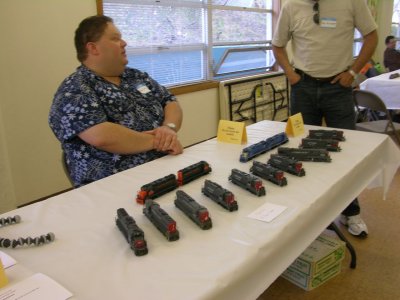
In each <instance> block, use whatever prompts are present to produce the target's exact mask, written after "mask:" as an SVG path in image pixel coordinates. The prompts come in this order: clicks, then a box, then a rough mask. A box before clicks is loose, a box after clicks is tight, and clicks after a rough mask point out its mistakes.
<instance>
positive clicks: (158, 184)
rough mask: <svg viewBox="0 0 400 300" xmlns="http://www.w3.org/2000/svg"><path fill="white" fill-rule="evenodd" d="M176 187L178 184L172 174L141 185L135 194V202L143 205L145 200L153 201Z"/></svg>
mask: <svg viewBox="0 0 400 300" xmlns="http://www.w3.org/2000/svg"><path fill="white" fill-rule="evenodd" d="M177 187H178V182H177V180H176V177H175V175H174V174H170V175H167V176H165V177H163V178H160V179H157V180H154V181H153V182H150V183H147V184H145V185H143V186H142V187H141V189H140V191H139V192H138V194H137V197H136V202H137V203H140V204H144V203H145V201H146V200H147V199H155V198H157V197H160V196H162V195H164V194H166V193H168V192H169V191H172V190H174V189H176V188H177Z"/></svg>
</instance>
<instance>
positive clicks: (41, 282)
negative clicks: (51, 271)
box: [0, 273, 72, 300]
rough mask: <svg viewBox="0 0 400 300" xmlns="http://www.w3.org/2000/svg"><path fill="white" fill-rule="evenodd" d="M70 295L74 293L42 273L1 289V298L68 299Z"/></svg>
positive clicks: (12, 299) (1, 299)
mask: <svg viewBox="0 0 400 300" xmlns="http://www.w3.org/2000/svg"><path fill="white" fill-rule="evenodd" d="M70 297H72V293H70V292H69V291H68V290H66V289H65V288H64V287H62V286H61V285H59V284H58V283H57V282H55V281H54V280H53V279H51V278H50V277H48V276H46V275H44V274H41V273H37V274H34V275H32V276H31V277H29V278H27V279H24V280H22V281H20V282H17V283H15V284H11V285H7V286H5V287H4V288H2V289H0V300H17V299H18V300H66V299H68V298H70Z"/></svg>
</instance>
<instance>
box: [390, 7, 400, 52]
mask: <svg viewBox="0 0 400 300" xmlns="http://www.w3.org/2000/svg"><path fill="white" fill-rule="evenodd" d="M391 29H392V32H391V34H392V35H393V36H395V37H396V40H397V47H396V48H399V41H400V0H394V1H393V15H392V28H391Z"/></svg>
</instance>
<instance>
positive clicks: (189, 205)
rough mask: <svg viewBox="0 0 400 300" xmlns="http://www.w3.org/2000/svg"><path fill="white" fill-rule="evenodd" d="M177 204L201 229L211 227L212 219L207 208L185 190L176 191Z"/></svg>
mask: <svg viewBox="0 0 400 300" xmlns="http://www.w3.org/2000/svg"><path fill="white" fill-rule="evenodd" d="M174 203H175V205H176V207H177V208H179V209H180V210H181V211H183V212H184V213H185V215H187V216H188V217H189V218H190V219H191V220H192V221H193V222H195V223H196V224H197V225H198V226H199V227H200V228H201V229H210V228H211V227H212V221H211V218H210V216H209V213H208V210H207V208H205V207H204V206H202V205H200V204H199V203H197V202H196V201H195V200H194V199H193V198H192V197H190V196H189V195H188V194H186V193H185V192H184V191H176V199H175V202H174Z"/></svg>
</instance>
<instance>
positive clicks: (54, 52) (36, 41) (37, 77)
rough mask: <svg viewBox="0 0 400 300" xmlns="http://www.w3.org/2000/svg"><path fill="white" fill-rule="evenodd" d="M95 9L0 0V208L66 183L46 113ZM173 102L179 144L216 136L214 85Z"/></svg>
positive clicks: (77, 1)
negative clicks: (178, 114) (180, 119)
mask: <svg viewBox="0 0 400 300" xmlns="http://www.w3.org/2000/svg"><path fill="white" fill-rule="evenodd" d="M380 5H381V9H382V10H381V9H380V12H379V13H378V17H379V18H380V20H384V21H382V22H380V24H379V25H380V34H381V38H380V49H378V52H377V56H376V60H377V61H382V58H381V56H382V54H381V53H383V51H382V48H383V49H384V46H383V47H382V45H383V42H382V40H383V39H384V37H385V36H386V35H387V33H388V31H389V27H388V25H389V26H390V18H391V9H392V8H391V6H392V1H391V0H384V1H381V4H380ZM383 12H385V14H386V13H390V17H389V16H383ZM95 13H96V1H95V0H34V1H28V0H0V20H1V26H0V36H1V37H2V42H1V48H0V49H1V50H0V53H1V55H0V66H1V68H0V212H2V211H7V210H10V209H12V208H14V207H16V206H17V205H20V204H23V203H27V202H30V201H33V200H36V199H39V198H42V197H45V196H47V195H50V194H53V193H56V192H58V191H61V190H64V189H66V188H68V187H69V183H68V180H67V178H66V177H65V174H64V173H63V170H62V167H61V159H60V145H59V143H58V141H57V140H56V139H55V137H54V136H53V134H52V132H51V131H50V129H49V127H48V124H47V115H48V110H49V107H50V104H51V101H52V98H53V95H54V92H55V90H56V89H57V87H58V85H59V84H60V82H61V81H62V80H63V79H64V78H65V77H66V76H67V75H68V74H70V73H72V72H73V71H74V69H75V68H76V67H77V65H78V63H77V61H76V59H75V50H74V47H73V34H74V30H75V28H76V26H77V24H78V23H79V21H80V20H81V19H83V18H84V17H86V16H89V15H93V14H95ZM381 14H382V15H381ZM386 28H387V30H386ZM382 36H383V38H382ZM178 99H179V101H180V102H181V104H182V107H183V110H184V115H185V117H184V124H183V129H182V131H181V132H180V134H179V135H180V139H181V140H182V142H183V144H184V145H190V144H192V143H196V142H199V141H202V140H205V139H208V138H210V137H212V136H215V134H216V129H217V123H218V119H219V104H218V89H211V90H206V91H201V92H196V93H191V94H187V95H180V96H179V97H178Z"/></svg>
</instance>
